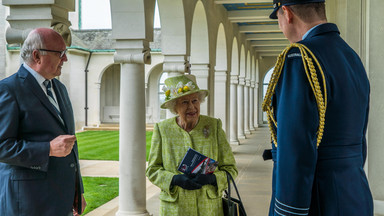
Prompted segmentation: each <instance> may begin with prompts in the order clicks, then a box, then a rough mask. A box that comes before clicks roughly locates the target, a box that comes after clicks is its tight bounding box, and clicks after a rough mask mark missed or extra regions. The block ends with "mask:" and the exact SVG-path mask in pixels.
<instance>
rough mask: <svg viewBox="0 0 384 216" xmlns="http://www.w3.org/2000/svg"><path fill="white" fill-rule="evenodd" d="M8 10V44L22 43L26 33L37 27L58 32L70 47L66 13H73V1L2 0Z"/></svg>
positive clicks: (68, 22) (69, 32)
mask: <svg viewBox="0 0 384 216" xmlns="http://www.w3.org/2000/svg"><path fill="white" fill-rule="evenodd" d="M2 4H3V5H5V6H8V7H9V8H10V10H9V11H10V13H9V15H8V16H7V21H8V23H9V25H10V27H8V29H7V33H6V40H7V42H8V43H10V44H11V43H23V42H24V40H25V38H26V36H27V35H28V33H29V32H30V31H31V30H32V29H34V28H38V27H45V28H51V27H52V28H53V29H55V30H56V31H57V32H59V33H60V34H61V35H62V36H63V38H64V41H65V43H66V45H67V46H71V31H70V30H69V26H71V22H70V21H69V20H68V12H69V11H75V1H52V0H39V1H22V0H3V1H2Z"/></svg>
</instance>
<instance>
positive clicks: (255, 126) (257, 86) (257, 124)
mask: <svg viewBox="0 0 384 216" xmlns="http://www.w3.org/2000/svg"><path fill="white" fill-rule="evenodd" d="M259 89H260V88H259V83H258V82H256V83H255V90H254V93H255V96H254V99H255V103H254V111H253V112H254V113H255V115H254V122H253V127H254V128H255V129H256V128H258V127H259V104H260V103H259V95H260V94H261V93H260V92H259Z"/></svg>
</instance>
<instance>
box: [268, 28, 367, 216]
mask: <svg viewBox="0 0 384 216" xmlns="http://www.w3.org/2000/svg"><path fill="white" fill-rule="evenodd" d="M299 43H302V44H304V45H306V46H307V47H308V48H309V49H310V50H311V51H312V52H313V53H314V55H315V56H316V57H317V59H318V61H319V62H320V64H321V67H322V69H323V70H324V73H325V81H326V85H327V102H328V104H327V110H326V114H325V129H324V136H323V139H322V141H321V143H320V145H319V147H318V149H317V147H316V142H317V140H316V138H317V130H318V127H319V114H318V109H317V104H316V100H315V97H314V93H313V91H312V88H311V87H310V85H309V82H308V78H307V75H306V73H305V71H304V67H303V61H302V57H301V54H300V52H299V50H298V49H297V48H293V49H291V50H290V51H289V52H288V54H287V56H286V59H285V63H284V68H283V71H282V73H281V76H280V79H279V81H278V84H277V86H276V92H275V93H276V94H275V96H274V100H273V103H274V104H273V105H274V108H275V116H276V119H277V143H278V146H277V148H275V147H274V146H273V148H274V150H273V159H274V161H275V166H274V176H273V195H274V197H273V199H272V203H271V211H270V215H324V216H333V215H349V216H371V215H373V200H372V195H371V192H370V189H369V186H368V181H367V178H366V176H365V173H364V170H363V165H364V161H365V158H366V141H365V133H366V128H367V122H368V110H369V92H370V90H369V81H368V78H367V74H366V72H365V69H364V67H363V64H362V63H361V60H360V58H359V56H358V55H357V54H356V53H355V52H354V51H353V50H352V49H351V47H349V46H348V44H347V43H345V41H344V40H343V39H342V38H341V37H340V35H339V30H338V28H337V26H336V25H335V24H331V23H327V24H323V25H320V26H318V27H316V28H315V29H313V30H312V31H311V32H310V33H309V34H308V36H307V37H306V38H305V39H304V40H302V41H300V42H299ZM317 71H319V70H318V69H317ZM318 77H319V81H320V83H321V85H322V78H321V75H320V74H318Z"/></svg>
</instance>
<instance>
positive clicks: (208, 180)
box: [193, 174, 217, 186]
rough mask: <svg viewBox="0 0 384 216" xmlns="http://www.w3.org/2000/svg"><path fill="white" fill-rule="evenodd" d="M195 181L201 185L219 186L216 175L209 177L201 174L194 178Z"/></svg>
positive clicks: (209, 175)
mask: <svg viewBox="0 0 384 216" xmlns="http://www.w3.org/2000/svg"><path fill="white" fill-rule="evenodd" d="M193 181H194V182H196V183H198V184H200V185H207V184H210V185H213V186H216V185H217V182H216V176H215V175H214V174H208V175H204V174H199V175H197V176H195V177H194V178H193Z"/></svg>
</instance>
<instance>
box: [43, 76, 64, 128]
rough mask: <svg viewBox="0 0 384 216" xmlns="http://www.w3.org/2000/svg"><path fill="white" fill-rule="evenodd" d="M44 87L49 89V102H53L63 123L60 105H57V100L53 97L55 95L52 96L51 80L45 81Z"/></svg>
mask: <svg viewBox="0 0 384 216" xmlns="http://www.w3.org/2000/svg"><path fill="white" fill-rule="evenodd" d="M44 85H45V88H47V95H48V99H49V102H51V104H52V105H53V107H54V108H55V110H56V112H57V115H58V116H59V117H60V120H61V121H62V122H63V120H62V119H61V112H60V108H59V105H58V104H57V102H56V100H55V98H54V97H53V94H52V84H51V81H50V80H45V81H44Z"/></svg>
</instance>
